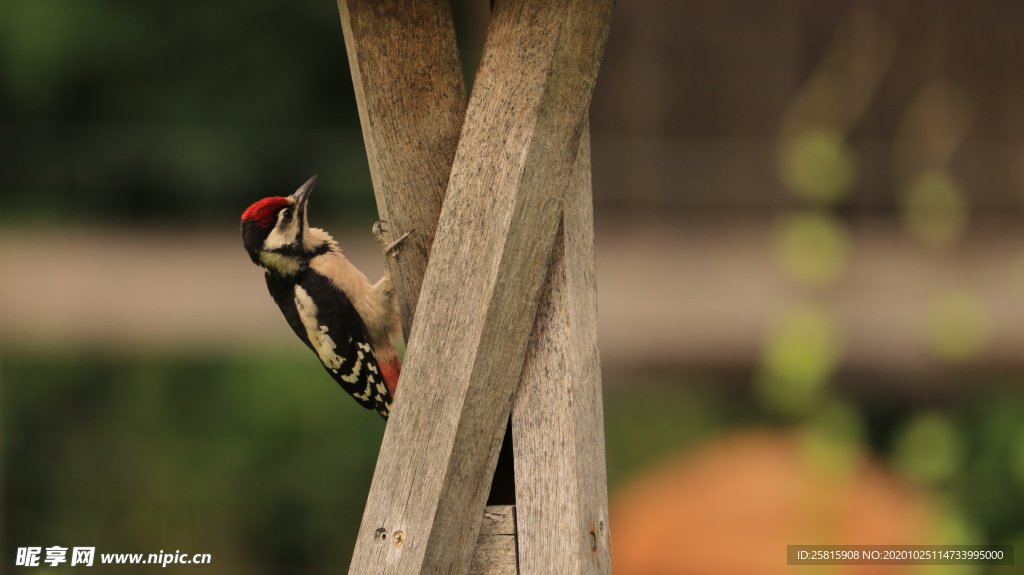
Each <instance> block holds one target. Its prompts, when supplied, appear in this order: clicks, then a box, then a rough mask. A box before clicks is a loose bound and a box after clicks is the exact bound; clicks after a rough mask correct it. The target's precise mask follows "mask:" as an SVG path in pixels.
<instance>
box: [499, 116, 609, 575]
mask: <svg viewBox="0 0 1024 575" xmlns="http://www.w3.org/2000/svg"><path fill="white" fill-rule="evenodd" d="M590 175H591V172H590V132H589V129H588V130H585V131H584V133H583V137H581V138H580V143H579V152H578V153H577V155H576V165H575V167H574V170H573V176H572V180H571V183H570V185H569V187H568V189H567V190H566V195H565V200H564V202H563V205H564V211H563V214H564V215H563V219H562V233H561V234H560V235H559V238H558V240H557V241H556V243H555V249H554V254H553V255H552V260H551V269H550V272H549V273H548V278H547V282H546V284H545V286H544V289H543V291H542V293H543V295H542V296H541V302H540V305H539V307H538V309H537V318H536V321H535V323H534V327H533V335H532V336H531V338H530V344H529V347H528V348H527V353H526V363H525V365H524V367H523V374H522V378H521V380H520V383H519V390H518V392H517V393H516V400H515V405H514V406H513V408H512V432H513V439H514V441H513V446H514V449H515V466H516V510H517V511H516V513H517V525H518V544H519V573H520V574H521V575H547V574H549V573H559V574H566V575H573V574H579V575H583V574H586V575H597V574H608V573H611V564H610V557H609V547H608V534H609V529H608V488H607V478H606V471H605V449H604V415H603V407H602V401H601V370H600V365H601V364H600V361H601V360H600V353H599V351H598V346H597V279H596V275H595V269H594V213H593V200H592V193H591V178H590Z"/></svg>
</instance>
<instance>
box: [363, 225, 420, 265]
mask: <svg viewBox="0 0 1024 575" xmlns="http://www.w3.org/2000/svg"><path fill="white" fill-rule="evenodd" d="M386 223H387V222H386V221H384V220H377V222H376V223H374V224H373V237H374V239H376V240H377V243H378V244H380V247H381V249H382V250H384V257H385V258H388V257H394V256H397V255H398V251H397V250H398V246H399V245H400V244H401V243H402V242H403V241H405V238H407V237H409V234H411V233H413V232H415V231H416V230H409V231H407V232H405V234H404V235H403V236H402V237H400V238H398V239H397V240H395V241H393V242H391V243H390V244H389V243H388V242H387V240H385V239H384V233H385V232H387V231H388V230H387V229H386V228H385V227H384V224H386Z"/></svg>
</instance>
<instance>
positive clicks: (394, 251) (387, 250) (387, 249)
mask: <svg viewBox="0 0 1024 575" xmlns="http://www.w3.org/2000/svg"><path fill="white" fill-rule="evenodd" d="M415 231H416V230H409V231H407V232H405V234H403V235H402V237H400V238H398V239H397V240H395V241H393V242H391V243H390V244H388V245H386V246H384V257H386V258H387V257H394V256H397V255H398V246H399V244H401V243H402V242H403V241H405V238H407V237H409V234H411V233H413V232H415Z"/></svg>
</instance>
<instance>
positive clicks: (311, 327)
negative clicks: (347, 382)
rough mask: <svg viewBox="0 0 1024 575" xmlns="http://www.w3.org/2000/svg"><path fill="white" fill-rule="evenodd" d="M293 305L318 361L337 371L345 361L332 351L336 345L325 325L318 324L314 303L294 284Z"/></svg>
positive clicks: (357, 367) (300, 287)
mask: <svg viewBox="0 0 1024 575" xmlns="http://www.w3.org/2000/svg"><path fill="white" fill-rule="evenodd" d="M295 307H296V309H297V310H298V312H299V319H301V320H302V325H303V326H304V327H305V328H306V337H308V338H309V343H311V344H313V349H315V350H316V354H317V355H318V356H319V357H320V361H321V362H322V363H323V364H324V366H325V367H326V368H327V369H329V370H331V371H332V372H333V373H338V369H340V368H341V364H343V363H345V358H343V357H340V356H338V354H336V353H334V350H335V348H336V347H337V346H336V345H335V343H334V340H333V339H331V336H329V335H327V326H325V325H319V322H318V321H317V320H316V314H317V308H316V304H315V303H313V298H311V297H309V294H308V293H306V290H304V289H303V288H302V286H300V285H297V286H295ZM358 369H359V364H358V363H356V370H357V371H358Z"/></svg>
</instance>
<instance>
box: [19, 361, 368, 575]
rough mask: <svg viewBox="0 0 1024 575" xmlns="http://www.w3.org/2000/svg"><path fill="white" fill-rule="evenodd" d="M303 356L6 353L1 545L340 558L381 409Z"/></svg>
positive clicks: (240, 560)
mask: <svg viewBox="0 0 1024 575" xmlns="http://www.w3.org/2000/svg"><path fill="white" fill-rule="evenodd" d="M309 359H310V358H307V357H299V358H294V359H289V358H274V359H266V358H259V357H251V358H245V359H228V360H224V359H212V358H205V359H201V358H129V359H124V358H113V357H106V358H102V357H96V356H91V355H80V356H76V357H60V358H52V357H49V356H19V357H5V359H4V362H3V363H2V371H0V375H2V378H3V383H4V385H3V414H2V415H3V441H4V443H3V447H4V450H3V456H4V459H3V468H4V485H3V494H4V501H3V509H4V520H5V521H4V523H5V524H4V535H5V538H6V541H5V545H4V549H13V548H16V547H18V546H29V545H37V546H38V545H43V546H52V545H62V546H72V545H79V546H81V545H90V546H91V545H95V546H96V547H97V549H98V551H97V552H107V553H111V552H119V553H157V552H158V551H160V550H164V551H171V552H173V551H175V550H182V551H187V552H189V553H200V552H201V553H211V554H212V555H213V563H214V565H213V566H214V567H215V568H216V572H218V573H231V572H240V573H243V572H244V573H295V572H316V573H321V572H340V571H343V570H344V569H345V566H346V565H347V564H348V560H349V554H350V553H351V549H352V547H353V545H354V543H355V535H356V530H357V529H358V527H359V522H360V520H361V518H362V510H363V505H364V504H365V501H366V494H367V492H368V490H369V484H370V479H371V478H372V475H373V468H374V464H375V462H376V457H377V451H378V449H379V446H380V441H381V438H382V437H383V431H384V421H383V420H382V419H381V418H380V417H379V416H378V415H377V414H376V413H373V412H370V411H367V410H364V409H362V408H360V407H359V406H358V405H357V404H356V403H355V402H354V401H352V400H351V399H350V398H348V397H347V396H346V395H345V394H344V393H342V392H341V391H340V390H339V389H338V388H337V385H336V384H334V382H333V381H332V380H331V379H330V377H329V376H328V375H327V374H326V373H324V371H323V368H322V367H320V365H318V364H317V362H316V361H309Z"/></svg>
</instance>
